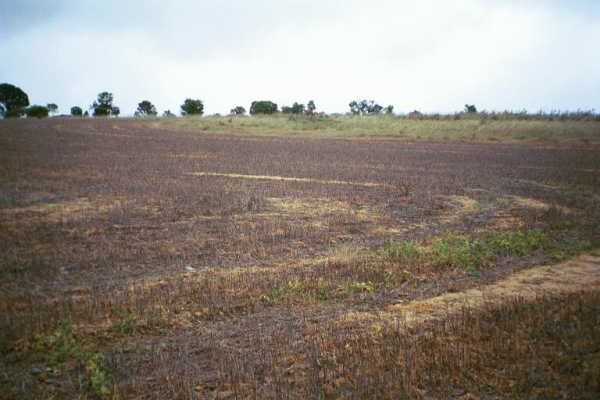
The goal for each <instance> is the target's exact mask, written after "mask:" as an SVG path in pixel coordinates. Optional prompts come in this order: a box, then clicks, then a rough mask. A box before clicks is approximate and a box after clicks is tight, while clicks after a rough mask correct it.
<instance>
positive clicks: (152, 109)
mask: <svg viewBox="0 0 600 400" xmlns="http://www.w3.org/2000/svg"><path fill="white" fill-rule="evenodd" d="M348 107H349V108H350V111H349V114H352V115H359V116H369V115H381V114H385V115H395V114H394V106H392V105H388V106H387V107H383V106H381V105H380V104H377V102H375V101H374V100H353V101H351V102H350V103H349V104H348ZM316 110H317V106H316V105H315V102H314V101H313V100H310V101H308V103H306V104H302V103H298V102H295V103H294V104H293V105H291V106H283V107H281V110H280V109H279V107H278V105H277V104H276V103H274V102H272V101H270V100H258V101H253V102H252V104H251V105H250V110H249V113H250V115H259V114H267V115H269V114H276V113H282V114H290V115H305V116H308V117H314V116H316V115H325V114H324V113H322V112H321V113H317V111H316ZM246 112H247V111H246V109H245V108H244V107H243V106H236V107H234V108H232V109H231V110H230V113H229V115H245V114H246ZM57 113H58V105H56V104H55V103H49V104H46V105H45V106H42V105H38V104H34V105H30V104H29V97H28V95H27V93H25V92H24V91H23V90H22V89H21V88H19V87H16V86H14V85H11V84H9V83H2V84H0V117H2V118H22V117H28V118H44V117H48V116H49V115H55V114H57ZM180 113H181V115H182V116H187V115H197V116H202V115H203V114H204V103H203V102H202V100H199V99H192V98H188V99H185V101H184V102H183V104H181V106H180ZM120 114H121V109H120V108H119V107H118V106H116V105H115V104H114V96H113V94H112V93H110V92H101V93H99V94H98V96H97V98H96V99H95V100H94V102H93V103H92V104H91V105H90V106H89V107H88V109H86V110H85V111H84V110H83V109H82V108H81V107H79V106H73V107H71V110H70V115H72V116H74V117H89V116H93V117H118V116H119V115H120ZM215 115H216V116H218V115H219V114H215ZM134 116H135V117H157V116H158V111H157V109H156V106H155V105H154V104H152V102H150V101H149V100H142V101H141V102H140V103H138V107H137V109H136V110H135V112H134ZM465 116H466V117H467V118H478V119H488V118H490V119H519V120H524V119H542V120H559V121H566V120H593V121H600V114H598V113H596V112H595V111H594V110H590V111H585V110H577V111H576V112H569V111H566V112H561V111H551V112H549V113H546V112H543V111H540V112H538V113H536V114H530V113H528V112H527V111H526V110H522V111H517V112H515V111H504V112H501V113H496V112H487V111H478V110H477V107H476V106H475V105H474V104H465V107H464V109H463V111H462V112H459V113H455V114H454V115H450V114H448V115H442V114H437V113H436V114H423V113H421V112H420V111H418V110H414V111H412V112H410V113H408V114H406V115H405V117H406V118H408V119H414V120H422V119H448V118H454V119H461V118H464V117H465ZM162 117H175V114H174V113H172V112H171V110H166V111H164V112H163V114H162Z"/></svg>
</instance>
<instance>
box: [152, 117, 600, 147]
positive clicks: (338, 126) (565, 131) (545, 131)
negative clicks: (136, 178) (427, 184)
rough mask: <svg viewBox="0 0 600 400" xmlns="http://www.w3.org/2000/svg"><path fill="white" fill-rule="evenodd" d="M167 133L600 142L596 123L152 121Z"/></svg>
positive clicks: (291, 119) (271, 119)
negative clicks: (175, 130)
mask: <svg viewBox="0 0 600 400" xmlns="http://www.w3.org/2000/svg"><path fill="white" fill-rule="evenodd" d="M153 124H155V125H156V126H158V127H161V128H164V129H182V130H189V131H197V132H229V133H249V134H256V135H272V136H311V137H396V138H404V139H409V140H418V139H423V140H461V141H515V140H550V141H585V142H600V122H598V121H536V120H533V121H532V120H526V121H524V120H494V119H460V120H411V119H407V118H403V117H396V116H368V117H357V116H322V117H314V118H309V117H304V116H291V117H289V116H286V115H275V116H252V117H241V116H236V117H207V118H198V117H188V118H167V119H161V120H155V121H153Z"/></svg>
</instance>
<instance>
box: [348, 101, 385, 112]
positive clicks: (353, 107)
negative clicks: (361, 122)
mask: <svg viewBox="0 0 600 400" xmlns="http://www.w3.org/2000/svg"><path fill="white" fill-rule="evenodd" d="M349 106H350V112H352V114H354V115H373V114H379V113H381V111H382V110H383V107H382V106H380V105H379V104H377V103H375V101H374V100H354V101H352V102H351V103H350V104H349Z"/></svg>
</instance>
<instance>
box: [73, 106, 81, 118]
mask: <svg viewBox="0 0 600 400" xmlns="http://www.w3.org/2000/svg"><path fill="white" fill-rule="evenodd" d="M71 115H72V116H74V117H81V116H82V115H83V110H82V109H81V107H77V106H74V107H71Z"/></svg>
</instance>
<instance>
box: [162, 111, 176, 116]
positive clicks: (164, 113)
mask: <svg viewBox="0 0 600 400" xmlns="http://www.w3.org/2000/svg"><path fill="white" fill-rule="evenodd" d="M162 116H163V118H175V114H173V113H172V112H171V110H166V111H165V112H163V115H162Z"/></svg>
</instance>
